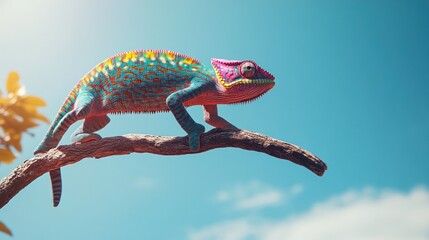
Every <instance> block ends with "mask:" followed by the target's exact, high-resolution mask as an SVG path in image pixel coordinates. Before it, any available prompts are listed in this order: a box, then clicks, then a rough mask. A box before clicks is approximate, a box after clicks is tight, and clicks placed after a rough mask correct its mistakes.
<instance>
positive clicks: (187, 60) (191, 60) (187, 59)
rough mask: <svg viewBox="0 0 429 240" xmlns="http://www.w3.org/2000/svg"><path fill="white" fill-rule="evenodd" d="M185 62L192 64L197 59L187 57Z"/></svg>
mask: <svg viewBox="0 0 429 240" xmlns="http://www.w3.org/2000/svg"><path fill="white" fill-rule="evenodd" d="M183 62H184V63H186V64H192V63H194V62H195V61H194V59H192V58H185V59H184V60H183Z"/></svg>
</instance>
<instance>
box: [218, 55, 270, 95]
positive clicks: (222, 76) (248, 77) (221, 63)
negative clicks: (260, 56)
mask: <svg viewBox="0 0 429 240" xmlns="http://www.w3.org/2000/svg"><path fill="white" fill-rule="evenodd" d="M212 65H213V68H214V70H215V72H216V77H217V78H218V81H219V83H221V84H222V85H223V86H224V87H225V88H232V87H234V86H236V85H249V84H251V85H259V84H262V85H266V84H268V85H274V76H273V75H271V74H270V73H269V72H268V71H267V70H265V69H263V68H261V67H259V66H258V65H257V64H256V63H255V62H253V61H236V60H224V59H215V58H213V59H212Z"/></svg>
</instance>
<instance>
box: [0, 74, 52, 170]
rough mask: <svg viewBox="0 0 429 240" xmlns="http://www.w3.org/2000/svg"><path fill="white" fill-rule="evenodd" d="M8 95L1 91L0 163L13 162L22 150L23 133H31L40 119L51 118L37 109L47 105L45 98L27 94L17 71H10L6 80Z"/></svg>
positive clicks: (45, 120)
mask: <svg viewBox="0 0 429 240" xmlns="http://www.w3.org/2000/svg"><path fill="white" fill-rule="evenodd" d="M6 91H7V95H5V94H3V92H1V91H0V128H1V130H2V131H3V132H2V133H1V134H0V163H1V162H3V163H11V162H12V161H13V160H14V159H15V158H16V156H15V154H14V152H13V151H12V148H13V149H15V151H18V152H21V151H22V146H21V138H22V134H23V133H27V134H30V135H31V133H29V132H28V129H30V128H33V127H36V126H38V125H39V123H38V122H39V121H43V122H46V123H49V120H48V119H47V118H46V117H45V116H43V115H42V114H40V113H39V112H38V111H37V108H38V107H44V106H46V103H45V101H44V100H43V99H41V98H39V97H36V96H31V95H27V94H26V91H25V87H24V86H22V85H20V84H19V75H18V73H17V72H11V73H9V76H8V77H7V80H6Z"/></svg>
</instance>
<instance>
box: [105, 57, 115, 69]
mask: <svg viewBox="0 0 429 240" xmlns="http://www.w3.org/2000/svg"><path fill="white" fill-rule="evenodd" d="M105 65H106V66H107V67H108V68H109V69H110V70H112V69H113V65H112V59H108V60H107V61H106V63H105Z"/></svg>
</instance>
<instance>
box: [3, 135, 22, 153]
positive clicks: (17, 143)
mask: <svg viewBox="0 0 429 240" xmlns="http://www.w3.org/2000/svg"><path fill="white" fill-rule="evenodd" d="M9 136H10V139H9V141H8V142H7V143H8V144H10V145H11V146H12V147H14V148H15V149H16V150H17V151H18V152H22V147H21V136H22V134H21V133H13V134H10V135H9Z"/></svg>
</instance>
